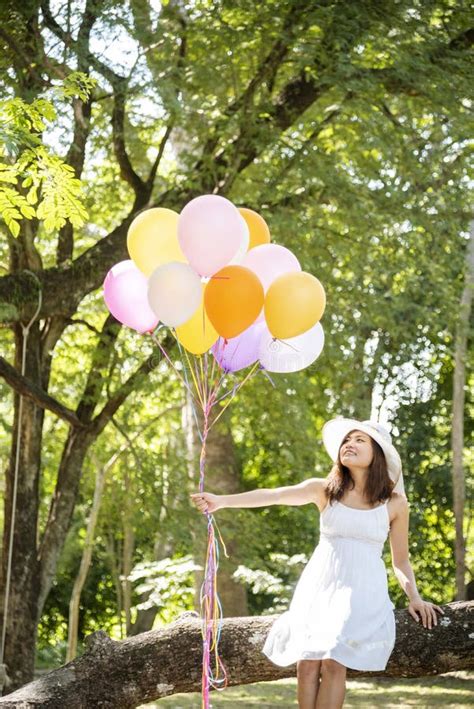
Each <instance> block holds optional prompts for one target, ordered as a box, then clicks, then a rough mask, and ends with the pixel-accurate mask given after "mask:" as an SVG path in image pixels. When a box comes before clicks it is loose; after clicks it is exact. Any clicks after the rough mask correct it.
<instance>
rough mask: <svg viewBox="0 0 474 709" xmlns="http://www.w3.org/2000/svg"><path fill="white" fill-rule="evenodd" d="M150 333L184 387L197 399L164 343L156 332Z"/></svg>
mask: <svg viewBox="0 0 474 709" xmlns="http://www.w3.org/2000/svg"><path fill="white" fill-rule="evenodd" d="M149 334H150V337H151V339H152V340H153V342H154V343H155V344H156V345H158V347H159V348H160V350H161V353H162V354H163V356H164V357H165V358H166V360H167V361H168V364H170V365H171V367H172V369H173V371H174V373H175V374H176V376H177V377H178V379H179V380H180V382H181V384H183V386H184V387H185V388H186V390H187V391H188V392H189V393H190V395H191V396H192V397H193V399H195V397H194V394H193V390H192V388H191V387H190V386H189V383H188V382H187V381H186V379H185V378H184V377H183V376H182V375H181V373H180V372H179V371H178V369H177V368H176V367H175V365H174V362H173V360H172V359H171V357H170V356H169V354H168V353H167V351H166V350H165V348H164V347H163V345H162V344H161V342H160V341H159V339H158V338H157V337H156V336H155V334H154V333H152V332H150V333H149Z"/></svg>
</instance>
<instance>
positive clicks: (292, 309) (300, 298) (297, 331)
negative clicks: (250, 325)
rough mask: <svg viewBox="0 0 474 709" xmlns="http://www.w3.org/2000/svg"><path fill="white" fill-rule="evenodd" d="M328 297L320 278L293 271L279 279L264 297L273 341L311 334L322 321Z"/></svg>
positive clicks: (266, 316) (267, 320)
mask: <svg viewBox="0 0 474 709" xmlns="http://www.w3.org/2000/svg"><path fill="white" fill-rule="evenodd" d="M325 307H326V294H325V292H324V288H323V286H322V285H321V283H320V282H319V281H318V279H317V278H315V277H314V276H312V275H311V273H306V272H305V271H292V272H291V273H284V274H283V275H282V276H279V277H278V278H276V279H275V280H274V281H273V283H272V284H271V285H270V287H269V289H268V290H267V294H266V296H265V306H264V308H265V320H266V322H267V325H268V329H269V330H270V332H271V333H272V335H273V337H277V338H278V339H279V340H286V339H287V338H288V337H296V336H297V335H301V334H302V333H303V332H306V331H307V330H309V329H310V328H311V327H313V325H315V324H316V323H317V322H318V321H319V320H320V319H321V317H322V314H323V313H324V309H325Z"/></svg>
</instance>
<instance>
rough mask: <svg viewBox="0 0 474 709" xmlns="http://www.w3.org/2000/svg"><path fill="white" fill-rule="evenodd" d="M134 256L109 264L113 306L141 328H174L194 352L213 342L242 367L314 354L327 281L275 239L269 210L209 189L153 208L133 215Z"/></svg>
mask: <svg viewBox="0 0 474 709" xmlns="http://www.w3.org/2000/svg"><path fill="white" fill-rule="evenodd" d="M127 246H128V251H129V254H130V260H127V261H122V262H121V263H118V264H116V265H115V266H113V268H112V269H111V270H110V271H109V273H108V274H107V277H106V279H105V283H104V296H105V301H106V304H107V306H108V308H109V310H110V312H111V313H112V314H113V315H114V316H115V317H116V318H117V319H118V320H119V321H120V322H122V323H123V324H125V325H128V326H129V327H131V328H133V329H135V330H137V331H138V332H140V333H144V332H151V331H153V330H155V328H156V327H157V325H158V323H159V322H161V323H162V324H164V325H167V326H169V327H170V328H173V329H174V333H175V335H176V338H177V340H178V341H179V343H180V344H181V345H182V346H183V347H184V348H185V350H187V351H188V352H189V353H191V354H193V355H201V354H204V353H206V352H208V351H209V350H211V352H212V354H213V355H214V357H216V358H217V361H218V363H219V365H220V366H221V368H222V369H223V370H225V371H227V372H236V371H238V370H240V369H243V368H245V367H248V366H249V365H251V364H253V363H255V362H258V363H259V365H260V367H261V368H263V369H265V370H267V371H269V372H281V373H289V372H295V371H297V370H299V369H303V368H304V367H307V366H308V365H310V364H311V363H312V362H314V361H315V359H317V357H318V356H319V355H320V353H321V351H322V348H323V345H324V333H323V329H322V327H321V324H320V323H319V321H320V319H321V316H322V315H323V312H324V308H325V305H326V297H325V292H324V289H323V286H322V285H321V283H320V282H319V280H318V279H317V278H315V276H313V275H311V274H310V273H305V272H304V271H302V270H301V266H300V264H299V261H298V259H297V258H296V256H295V255H294V254H293V253H292V252H291V251H290V250H289V249H287V248H285V247H284V246H279V245H277V244H272V243H270V231H269V229H268V226H267V224H266V223H265V221H264V219H263V218H262V217H261V216H260V215H259V214H257V213H256V212H254V211H252V210H251V209H246V208H240V209H238V208H237V207H236V206H235V205H234V204H233V203H232V202H230V201H229V200H228V199H226V198H224V197H220V196H218V195H203V196H201V197H196V198H195V199H193V200H191V201H190V202H188V204H186V206H185V207H184V209H183V210H182V212H181V214H177V213H176V212H174V211H172V210H171V209H165V208H161V207H160V208H156V209H148V210H146V211H144V212H142V213H141V214H139V216H138V217H136V219H134V221H133V222H132V224H131V225H130V228H129V231H128V238H127Z"/></svg>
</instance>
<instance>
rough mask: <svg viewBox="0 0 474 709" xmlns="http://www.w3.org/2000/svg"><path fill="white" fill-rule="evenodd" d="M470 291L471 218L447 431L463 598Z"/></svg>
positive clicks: (473, 283) (473, 266) (473, 274)
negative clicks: (448, 429) (450, 424)
mask: <svg viewBox="0 0 474 709" xmlns="http://www.w3.org/2000/svg"><path fill="white" fill-rule="evenodd" d="M473 291H474V219H473V220H472V221H471V224H470V234H469V241H468V243H467V246H466V275H465V283H464V289H463V292H462V296H461V302H460V308H459V319H458V323H457V330H456V339H455V349H454V372H453V428H452V434H451V450H452V460H453V462H452V479H453V502H454V518H455V525H456V542H455V556H456V598H457V599H458V600H460V601H462V600H465V598H466V540H465V536H464V507H465V502H466V483H465V479H464V468H463V453H464V399H465V396H464V388H465V385H466V356H467V340H468V334H469V321H470V317H471V308H472V297H473Z"/></svg>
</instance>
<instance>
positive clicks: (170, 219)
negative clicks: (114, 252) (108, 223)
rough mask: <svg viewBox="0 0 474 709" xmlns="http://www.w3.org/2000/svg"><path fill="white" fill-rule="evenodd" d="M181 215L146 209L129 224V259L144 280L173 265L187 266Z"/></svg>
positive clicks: (168, 211)
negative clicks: (142, 274) (163, 266)
mask: <svg viewBox="0 0 474 709" xmlns="http://www.w3.org/2000/svg"><path fill="white" fill-rule="evenodd" d="M178 218H179V214H177V212H174V211H173V210H172V209H165V208H164V207H156V208H154V209H147V210H145V211H144V212H142V213H141V214H139V215H138V217H135V219H134V220H133V222H132V223H131V224H130V227H129V229H128V234H127V248H128V253H129V254H130V258H131V259H132V260H133V261H134V262H135V263H136V265H137V266H138V268H139V269H140V271H142V272H143V273H144V274H145V276H149V275H150V274H151V273H152V272H153V271H154V270H155V268H157V266H162V265H163V264H164V263H169V262H170V261H180V262H181V263H187V259H186V256H185V255H184V254H183V252H182V251H181V246H180V245H179V241H178Z"/></svg>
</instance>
